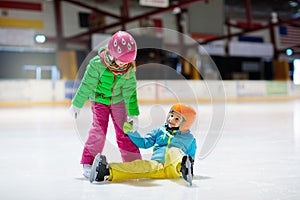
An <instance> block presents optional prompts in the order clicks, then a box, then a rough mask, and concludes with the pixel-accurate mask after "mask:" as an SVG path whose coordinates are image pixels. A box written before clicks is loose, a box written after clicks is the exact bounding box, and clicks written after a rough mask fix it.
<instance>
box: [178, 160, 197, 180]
mask: <svg viewBox="0 0 300 200" xmlns="http://www.w3.org/2000/svg"><path fill="white" fill-rule="evenodd" d="M193 164H194V161H193V158H192V157H191V156H189V155H185V156H183V158H182V162H181V170H180V171H181V174H182V178H183V179H184V180H185V181H187V182H188V183H189V184H190V185H192V180H193Z"/></svg>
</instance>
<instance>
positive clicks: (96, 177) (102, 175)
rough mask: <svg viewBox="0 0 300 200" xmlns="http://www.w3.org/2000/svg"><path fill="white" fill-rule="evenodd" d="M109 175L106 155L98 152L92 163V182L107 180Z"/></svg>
mask: <svg viewBox="0 0 300 200" xmlns="http://www.w3.org/2000/svg"><path fill="white" fill-rule="evenodd" d="M108 176H109V168H108V163H107V161H106V157H105V156H104V155H101V154H99V153H98V154H97V155H96V157H95V159H94V162H93V165H92V169H91V175H90V182H91V183H93V182H94V181H97V182H101V181H105V180H106V178H107V177H108Z"/></svg>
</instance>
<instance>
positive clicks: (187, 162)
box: [185, 158, 193, 186]
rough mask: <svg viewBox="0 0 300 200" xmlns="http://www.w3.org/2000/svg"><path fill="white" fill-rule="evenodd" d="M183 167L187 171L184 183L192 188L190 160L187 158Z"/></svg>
mask: <svg viewBox="0 0 300 200" xmlns="http://www.w3.org/2000/svg"><path fill="white" fill-rule="evenodd" d="M185 167H186V168H187V169H188V174H187V176H186V181H187V182H188V183H189V184H190V186H192V184H193V183H192V181H193V176H192V172H191V169H192V163H191V161H190V159H188V158H187V160H186V163H185Z"/></svg>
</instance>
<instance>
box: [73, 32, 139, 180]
mask: <svg viewBox="0 0 300 200" xmlns="http://www.w3.org/2000/svg"><path fill="white" fill-rule="evenodd" d="M136 53H137V46H136V42H135V40H134V38H133V37H132V36H131V35H130V34H129V33H127V32H125V31H118V32H117V33H115V34H114V35H112V37H111V38H110V40H109V42H108V46H105V47H102V48H100V49H99V50H98V55H97V56H95V57H94V58H92V59H91V60H90V62H89V65H88V66H87V69H86V71H85V74H84V76H83V78H82V82H81V84H80V86H79V88H78V90H77V92H76V94H75V96H74V98H73V100H72V105H71V107H70V113H71V114H72V115H73V117H74V118H77V116H78V114H79V112H80V109H81V108H82V107H83V105H84V103H85V101H86V100H87V99H88V97H89V98H90V100H91V103H92V106H91V108H92V112H93V123H92V127H91V128H90V130H89V135H88V138H87V141H86V142H85V145H84V149H83V153H82V159H81V164H83V175H84V176H85V177H87V178H88V177H89V176H90V172H91V165H92V163H93V160H94V157H95V156H96V155H97V154H98V153H102V151H103V148H104V144H105V140H106V134H107V128H108V122H109V115H110V116H111V118H112V121H113V124H114V129H115V132H116V139H117V144H118V147H119V150H120V153H121V157H122V160H123V161H124V162H129V161H133V160H136V159H141V154H140V151H139V149H138V148H137V146H136V145H134V144H133V143H132V141H131V140H130V139H129V138H128V137H127V136H126V135H125V134H124V132H123V130H122V128H123V124H124V122H126V121H128V122H131V123H132V124H133V127H134V128H136V127H137V123H138V117H137V116H138V115H139V107H138V102H137V94H136V76H135V59H136Z"/></svg>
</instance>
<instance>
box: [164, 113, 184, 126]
mask: <svg viewBox="0 0 300 200" xmlns="http://www.w3.org/2000/svg"><path fill="white" fill-rule="evenodd" d="M182 121H183V118H182V116H181V115H180V114H178V113H176V112H170V113H169V115H168V118H167V123H168V126H169V128H177V127H179V126H180V124H181V122H182Z"/></svg>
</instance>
